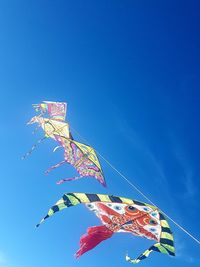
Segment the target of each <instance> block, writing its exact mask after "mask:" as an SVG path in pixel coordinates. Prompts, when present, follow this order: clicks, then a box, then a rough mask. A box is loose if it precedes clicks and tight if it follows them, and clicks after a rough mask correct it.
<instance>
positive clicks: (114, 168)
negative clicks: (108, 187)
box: [71, 127, 200, 245]
mask: <svg viewBox="0 0 200 267" xmlns="http://www.w3.org/2000/svg"><path fill="white" fill-rule="evenodd" d="M71 129H72V130H73V131H74V132H75V133H76V134H77V135H78V136H79V137H80V138H81V139H82V140H83V141H84V142H86V143H88V141H87V140H86V139H85V138H84V137H83V136H81V135H80V133H79V132H78V131H76V130H75V129H74V128H72V127H71ZM88 144H89V143H88ZM89 145H90V144H89ZM95 151H96V153H97V154H98V155H99V156H100V157H101V158H102V159H103V160H104V161H105V162H106V163H107V164H108V165H109V166H110V167H111V169H113V170H114V171H115V172H116V173H117V174H118V175H119V176H121V178H123V179H124V180H125V181H126V182H127V183H128V184H129V185H130V186H131V187H132V188H133V189H135V190H136V191H137V192H138V193H139V194H140V195H141V196H143V197H144V198H145V199H146V200H147V201H149V202H150V203H151V204H152V205H153V206H156V207H157V205H156V204H155V203H154V202H152V201H151V200H150V199H149V198H148V197H147V196H146V195H145V194H144V193H143V192H142V191H141V190H140V189H139V188H138V187H137V186H136V185H134V184H133V183H132V182H131V181H130V180H129V179H128V178H127V177H126V176H125V175H123V174H122V173H121V172H120V171H119V170H118V169H117V168H116V167H115V166H114V165H112V164H111V163H110V162H109V161H108V160H107V159H106V158H105V157H104V156H103V155H102V154H101V153H99V152H98V151H97V150H96V149H95ZM159 209H160V208H159ZM160 211H161V212H162V213H163V214H164V215H165V216H166V217H167V218H168V219H169V220H170V221H171V222H173V223H174V224H175V225H176V226H177V227H178V228H179V229H181V230H182V231H183V232H184V233H185V234H187V235H188V236H189V237H191V238H192V239H193V240H194V241H196V242H197V243H198V244H199V245H200V241H199V240H198V239H197V238H196V237H194V236H193V235H192V234H191V233H189V232H188V231H187V230H186V229H185V228H183V227H182V226H181V225H180V224H178V223H177V222H176V221H174V220H173V219H172V218H171V217H170V216H168V215H167V214H166V213H165V212H164V211H163V210H161V209H160Z"/></svg>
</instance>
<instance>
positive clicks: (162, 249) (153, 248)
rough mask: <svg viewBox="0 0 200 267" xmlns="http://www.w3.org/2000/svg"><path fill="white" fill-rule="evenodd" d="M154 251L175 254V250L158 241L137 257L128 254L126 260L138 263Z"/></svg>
mask: <svg viewBox="0 0 200 267" xmlns="http://www.w3.org/2000/svg"><path fill="white" fill-rule="evenodd" d="M153 251H157V252H160V253H165V254H170V255H171V256H175V253H174V251H170V250H169V248H168V247H166V246H165V245H162V244H161V243H156V244H155V245H153V246H151V247H150V248H149V249H147V250H145V252H143V253H142V254H141V255H140V256H139V257H137V258H136V259H131V258H130V257H129V256H128V255H126V261H128V262H130V263H138V262H140V261H141V260H144V259H146V258H147V257H149V254H150V253H151V252H153Z"/></svg>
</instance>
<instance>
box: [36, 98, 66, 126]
mask: <svg viewBox="0 0 200 267" xmlns="http://www.w3.org/2000/svg"><path fill="white" fill-rule="evenodd" d="M33 107H34V109H35V110H36V111H37V112H38V111H39V112H40V114H41V115H43V114H47V115H48V117H49V118H51V119H54V120H58V121H64V120H65V117H66V112H67V103H65V102H52V101H42V103H40V104H33Z"/></svg>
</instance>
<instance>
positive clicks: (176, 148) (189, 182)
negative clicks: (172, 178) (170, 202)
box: [169, 133, 197, 200]
mask: <svg viewBox="0 0 200 267" xmlns="http://www.w3.org/2000/svg"><path fill="white" fill-rule="evenodd" d="M169 137H170V140H171V147H172V151H173V155H174V157H175V159H176V161H177V163H178V165H179V166H180V177H181V178H182V179H181V181H182V183H183V186H184V192H183V193H182V194H181V197H182V198H184V199H190V200H192V198H194V197H195V196H196V193H197V189H196V187H195V183H194V175H195V171H194V167H193V164H192V163H191V160H190V158H189V156H188V155H187V153H186V151H185V150H184V148H183V146H182V144H181V143H180V142H179V141H178V139H177V138H176V136H175V135H174V134H172V133H170V135H169Z"/></svg>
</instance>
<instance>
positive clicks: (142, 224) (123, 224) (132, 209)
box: [37, 193, 175, 263]
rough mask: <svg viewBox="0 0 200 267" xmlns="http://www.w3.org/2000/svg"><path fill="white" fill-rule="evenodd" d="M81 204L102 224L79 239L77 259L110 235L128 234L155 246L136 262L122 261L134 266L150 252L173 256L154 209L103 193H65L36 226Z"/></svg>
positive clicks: (164, 227)
mask: <svg viewBox="0 0 200 267" xmlns="http://www.w3.org/2000/svg"><path fill="white" fill-rule="evenodd" d="M81 203H82V204H84V205H86V207H87V208H88V209H89V210H91V211H93V212H94V213H95V214H96V216H97V217H98V218H99V219H100V220H101V222H102V225H100V226H93V227H89V228H88V229H87V233H86V234H84V235H83V236H82V237H81V238H80V248H79V250H78V251H77V252H76V254H75V255H76V257H77V258H79V257H80V256H81V255H83V254H84V253H85V252H87V251H89V250H91V249H93V248H94V247H96V246H97V245H98V244H99V243H100V242H102V241H104V240H106V239H108V238H110V237H111V236H112V235H113V234H114V233H119V232H122V233H129V234H133V235H135V236H140V237H145V238H147V239H151V240H155V241H156V243H155V244H154V245H153V246H151V247H150V248H149V249H147V250H146V251H144V252H143V253H142V254H141V255H140V256H139V257H137V258H136V259H132V258H130V257H129V256H128V255H127V256H126V261H128V262H130V263H138V262H140V261H141V260H143V259H146V258H147V257H148V256H149V254H150V253H151V252H153V251H156V252H161V253H165V254H169V255H171V256H175V248H174V240H173V235H172V232H171V229H170V227H169V224H168V222H167V221H166V219H165V217H164V215H163V214H162V213H161V212H160V211H159V209H158V208H157V207H155V206H152V205H149V204H146V203H143V202H139V201H136V200H132V199H129V198H124V197H117V196H113V195H103V194H86V193H66V194H64V195H63V197H62V198H61V199H60V200H59V201H57V202H56V204H55V205H54V206H52V207H51V208H50V209H49V211H48V214H47V215H46V216H45V217H44V218H43V219H42V220H41V221H40V223H39V224H38V225H37V227H38V226H39V225H40V224H41V223H42V222H44V220H46V219H47V218H49V217H50V216H52V215H54V213H56V212H57V211H60V210H62V209H65V208H69V207H72V206H76V205H78V204H81Z"/></svg>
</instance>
